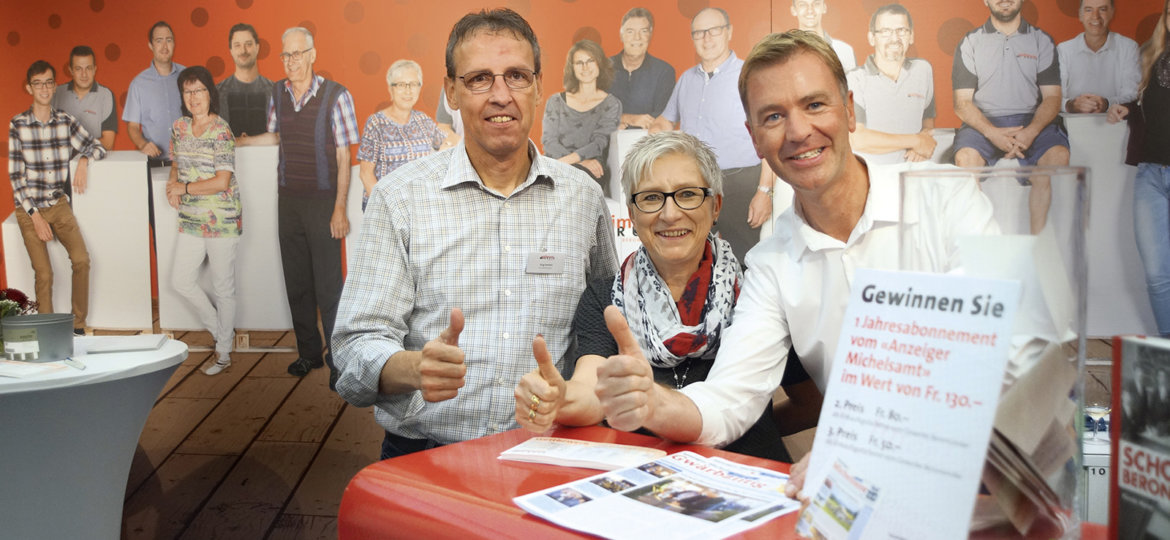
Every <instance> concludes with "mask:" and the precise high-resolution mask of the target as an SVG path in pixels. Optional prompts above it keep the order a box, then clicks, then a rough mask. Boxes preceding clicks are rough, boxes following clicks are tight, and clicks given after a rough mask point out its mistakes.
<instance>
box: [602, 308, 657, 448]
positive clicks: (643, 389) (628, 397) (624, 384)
mask: <svg viewBox="0 0 1170 540" xmlns="http://www.w3.org/2000/svg"><path fill="white" fill-rule="evenodd" d="M605 325H606V326H607V327H608V328H609V332H610V333H611V334H613V337H614V340H616V341H617V345H618V354H617V355H615V356H611V357H609V358H607V359H606V360H605V361H604V362H602V363H601V365H600V366H598V368H597V386H596V387H595V389H594V392H595V393H596V394H597V399H598V400H599V401H600V402H601V410H602V411H603V412H604V413H605V418H606V420H607V421H608V422H609V425H610V426H611V427H613V428H614V429H620V430H622V431H634V430H636V429H638V428H640V427H642V426H643V425H645V424H646V421H647V419H649V418H650V416H651V414H652V413H653V411H652V410H651V407H650V403H651V397H652V396H651V394H652V393H653V392H655V390H656V388H657V385H655V384H654V371H653V370H652V369H651V368H650V362H648V361H647V360H646V356H645V355H644V354H642V348H641V347H639V346H638V340H637V339H636V338H635V337H634V333H633V332H631V331H630V326H629V325H628V324H626V318H625V317H623V316H622V313H621V311H620V310H619V309H618V308H617V307H614V306H609V307H607V308H605Z"/></svg>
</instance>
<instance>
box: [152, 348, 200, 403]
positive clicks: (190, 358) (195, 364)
mask: <svg viewBox="0 0 1170 540" xmlns="http://www.w3.org/2000/svg"><path fill="white" fill-rule="evenodd" d="M210 357H211V353H199V352H188V353H187V359H186V360H183V363H182V364H179V367H178V369H176V370H175V372H174V373H172V374H171V378H170V379H167V383H166V384H164V385H163V389H162V392H159V397H160V398H161V397H163V396H166V395H167V394H168V393H170V391H171V390H174V389H175V387H176V386H178V385H179V383H181V382H183V379H186V378H187V377H188V376H190V375H192V374H195V372H196V370H198V369H199V366H201V365H202V364H203V362H205V361H207V359H208V358H210Z"/></svg>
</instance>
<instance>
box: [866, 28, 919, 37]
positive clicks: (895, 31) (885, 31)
mask: <svg viewBox="0 0 1170 540" xmlns="http://www.w3.org/2000/svg"><path fill="white" fill-rule="evenodd" d="M873 35H875V36H878V37H880V38H882V39H890V37H891V36H894V35H897V36H898V37H900V38H904V37H906V36H908V35H910V29H909V28H906V27H905V26H903V27H901V28H882V29H881V30H874V31H873Z"/></svg>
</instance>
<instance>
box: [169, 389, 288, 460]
mask: <svg viewBox="0 0 1170 540" xmlns="http://www.w3.org/2000/svg"><path fill="white" fill-rule="evenodd" d="M220 376H222V374H221V375H216V376H215V377H209V378H218V377H220ZM297 382H298V381H297V380H295V379H276V378H267V377H265V378H260V377H258V378H245V379H244V380H243V381H241V382H240V384H239V385H237V386H236V387H235V389H234V390H232V392H231V393H230V394H228V396H227V397H226V398H224V400H223V401H222V402H220V404H219V406H218V407H216V408H215V410H214V411H212V412H211V414H210V415H208V416H207V419H206V420H204V421H203V423H202V424H200V425H199V427H198V428H196V429H195V431H194V432H193V433H192V434H191V436H190V437H188V438H187V439H186V440H185V441H183V444H182V445H181V446H179V448H178V449H177V450H176V452H180V453H188V454H241V453H243V452H244V450H246V449H247V448H248V445H249V444H251V443H252V440H253V439H255V438H256V434H257V433H259V432H260V430H261V429H262V428H263V427H264V424H266V423H267V422H268V419H269V418H270V417H271V416H272V413H273V412H274V411H276V409H277V407H279V406H280V404H281V403H282V402H284V399H285V398H286V397H287V396H288V394H289V392H291V391H292V389H293V386H295V385H296V383H297Z"/></svg>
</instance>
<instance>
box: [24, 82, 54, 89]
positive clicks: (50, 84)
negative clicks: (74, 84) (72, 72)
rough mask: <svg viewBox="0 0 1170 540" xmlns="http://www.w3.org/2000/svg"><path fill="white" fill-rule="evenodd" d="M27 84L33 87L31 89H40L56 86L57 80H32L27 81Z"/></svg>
mask: <svg viewBox="0 0 1170 540" xmlns="http://www.w3.org/2000/svg"><path fill="white" fill-rule="evenodd" d="M28 85H29V86H31V87H33V89H35V90H40V89H42V88H56V87H57V81H55V80H53V79H48V80H44V81H32V82H30V83H28Z"/></svg>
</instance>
